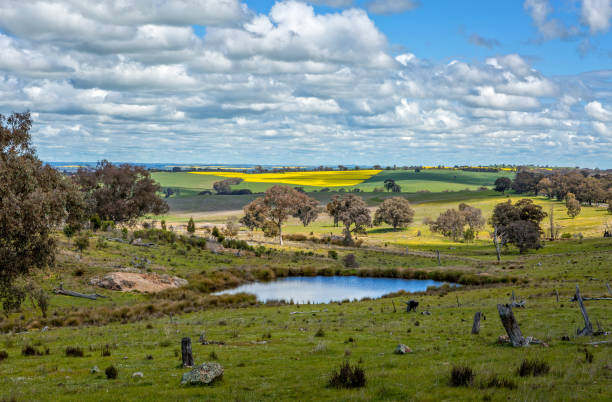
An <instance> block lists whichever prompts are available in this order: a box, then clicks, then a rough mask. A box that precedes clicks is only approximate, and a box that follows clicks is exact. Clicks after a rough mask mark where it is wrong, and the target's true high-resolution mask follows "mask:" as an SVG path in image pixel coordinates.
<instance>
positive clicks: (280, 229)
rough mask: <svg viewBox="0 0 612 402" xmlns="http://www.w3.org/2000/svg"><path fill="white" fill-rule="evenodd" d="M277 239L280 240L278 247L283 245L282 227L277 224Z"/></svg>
mask: <svg viewBox="0 0 612 402" xmlns="http://www.w3.org/2000/svg"><path fill="white" fill-rule="evenodd" d="M278 238H279V240H280V245H281V246H282V245H283V227H282V225H281V224H280V223H279V224H278Z"/></svg>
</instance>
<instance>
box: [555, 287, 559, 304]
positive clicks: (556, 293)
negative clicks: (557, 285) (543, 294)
mask: <svg viewBox="0 0 612 402" xmlns="http://www.w3.org/2000/svg"><path fill="white" fill-rule="evenodd" d="M555 295H557V303H559V291H558V290H557V289H555Z"/></svg>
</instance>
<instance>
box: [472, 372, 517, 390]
mask: <svg viewBox="0 0 612 402" xmlns="http://www.w3.org/2000/svg"><path fill="white" fill-rule="evenodd" d="M516 387H517V385H516V383H515V382H514V381H513V380H511V379H509V378H505V377H500V376H498V375H497V374H493V375H491V376H489V377H488V378H487V379H486V380H484V381H483V382H482V383H481V384H480V388H507V389H515V388H516Z"/></svg>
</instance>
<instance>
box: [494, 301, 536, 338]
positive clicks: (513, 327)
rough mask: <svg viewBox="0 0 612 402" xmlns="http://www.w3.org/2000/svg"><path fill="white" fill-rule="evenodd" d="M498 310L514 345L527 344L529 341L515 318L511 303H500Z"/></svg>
mask: <svg viewBox="0 0 612 402" xmlns="http://www.w3.org/2000/svg"><path fill="white" fill-rule="evenodd" d="M497 311H498V312H499V318H500V319H501V322H502V325H503V326H504V329H505V330H506V333H507V334H508V338H510V342H511V343H512V346H514V347H517V346H526V345H527V344H529V342H528V341H527V340H526V339H525V337H523V334H522V333H521V329H520V328H519V326H518V323H517V322H516V319H515V318H514V313H513V312H512V307H510V305H509V304H498V305H497Z"/></svg>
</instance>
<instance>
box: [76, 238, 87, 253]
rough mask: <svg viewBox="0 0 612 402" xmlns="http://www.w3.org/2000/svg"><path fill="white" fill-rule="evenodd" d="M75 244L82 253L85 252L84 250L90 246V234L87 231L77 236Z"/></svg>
mask: <svg viewBox="0 0 612 402" xmlns="http://www.w3.org/2000/svg"><path fill="white" fill-rule="evenodd" d="M74 245H75V246H76V248H77V249H78V250H79V251H80V252H81V253H82V252H83V250H85V249H87V248H88V247H89V236H88V235H87V233H83V234H82V235H80V236H79V237H77V238H76V240H75V241H74Z"/></svg>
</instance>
